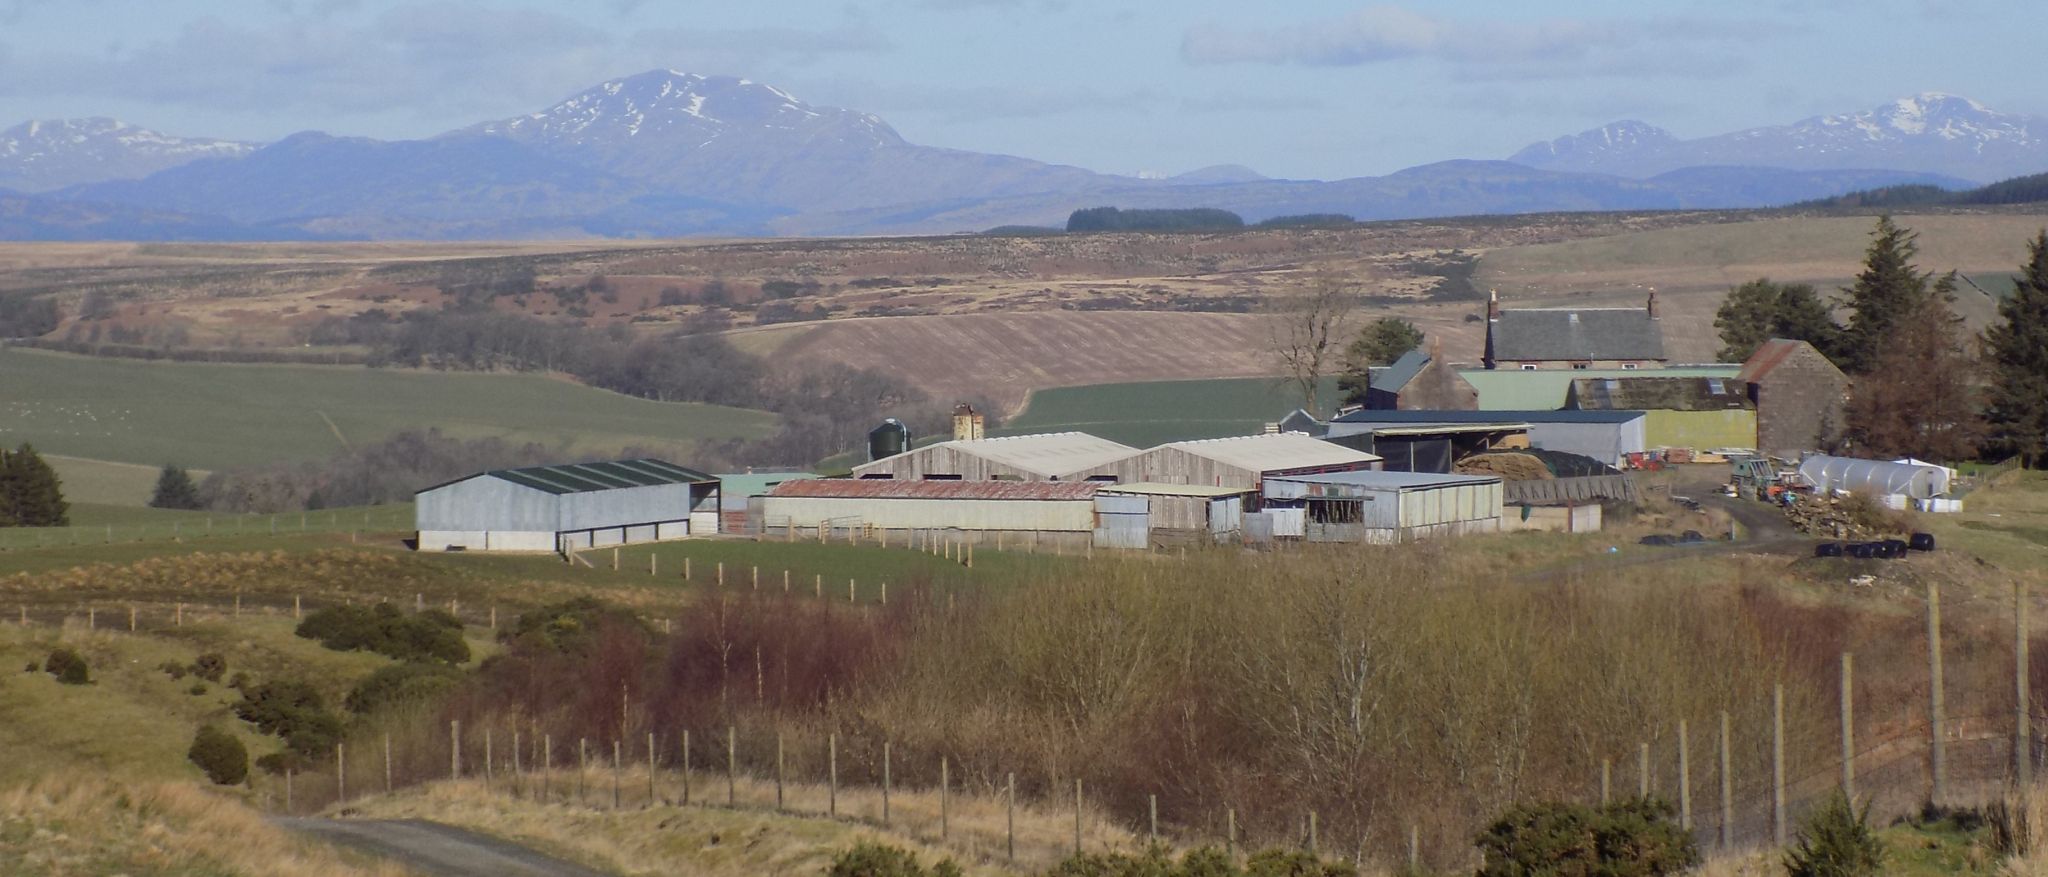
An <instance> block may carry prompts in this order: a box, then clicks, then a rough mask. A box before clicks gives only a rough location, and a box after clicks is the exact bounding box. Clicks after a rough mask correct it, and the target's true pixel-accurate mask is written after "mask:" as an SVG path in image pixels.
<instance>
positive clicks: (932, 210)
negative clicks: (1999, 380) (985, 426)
mask: <svg viewBox="0 0 2048 877" xmlns="http://www.w3.org/2000/svg"><path fill="white" fill-rule="evenodd" d="M2037 132H2041V133H2048V127H2044V123H2043V122H2042V121H2041V120H2038V119H2029V118H2027V117H2017V116H2004V115H2000V114H1997V113H1993V112H1992V111H1990V110H1987V109H1984V108H1983V107H1982V106H1981V105H1978V104H1975V103H1973V102H1970V101H1967V100H1964V99H1961V98H1949V97H1943V96H1932V95H1923V96H1921V97H1918V98H1912V99H1908V100H1905V101H1900V102H1898V103H1896V104H1893V105H1888V106H1887V107H1884V108H1879V109H1878V110H1874V111H1871V112H1869V113H1859V114H1852V115H1848V116H1831V117H1824V118H1821V119H1813V120H1807V121H1805V122H1800V123H1797V124H1795V125H1792V126H1787V127H1785V128H1759V129H1755V130H1753V131H1747V132H1739V133H1737V134H1731V135H1725V136H1724V137H1720V138H1706V139H1704V140H1694V141H1682V140H1678V139H1676V138H1674V137H1672V136H1671V135H1670V134H1668V133H1666V132H1664V131H1662V130H1660V129H1657V128H1653V127H1650V126H1648V125H1644V124H1641V123H1635V122H1619V123H1616V124H1614V125H1609V126H1606V127H1604V128H1600V129H1596V130H1595V131H1589V132H1586V133H1583V134H1579V135H1575V136H1572V137H1566V138H1562V139H1559V140H1556V141H1551V142H1549V143H1543V144H1537V145H1535V146H1531V147H1529V148H1528V149H1524V150H1522V151H1521V152H1519V153H1517V154H1516V155H1515V156H1514V157H1513V158H1511V159H1510V160H1508V161H1463V160H1461V161H1447V162H1439V163H1436V164H1430V165H1423V166H1421V167H1416V168H1410V169H1408V170H1404V171H1399V172H1396V173H1393V174H1389V175H1386V176H1383V177H1359V178H1353V179H1345V180H1335V181H1316V180H1275V179H1269V178H1267V177H1264V176H1262V175H1260V174H1258V173H1257V172H1255V171H1253V170H1251V169H1249V168H1245V167H1242V166H1237V165H1219V166H1216V167H1210V168H1203V169H1201V170H1197V171H1191V172H1189V173H1185V174H1181V175H1178V176H1170V177H1163V178H1160V177H1155V176H1151V175H1148V176H1146V177H1132V176H1118V175H1110V174H1100V173H1095V172H1093V171H1088V170H1085V169H1082V168H1076V167H1070V166H1065V165H1056V164H1048V163H1044V162H1038V161H1033V160H1030V159H1026V158H1018V157H1014V156H1007V155H994V154H987V153H977V152H967V151H962V150H954V149H942V148H937V147H931V146H921V145H918V144H914V143H910V142H908V141H906V140H904V139H903V137H902V136H901V135H899V134H898V133H897V132H896V131H895V129H893V128H891V127H890V126H889V125H888V123H887V122H884V121H883V120H882V119H880V118H878V117H876V116H874V115H871V114H868V113H862V112H858V111H855V110H848V109H840V108H834V107H823V106H814V105H811V104H808V103H805V102H804V101H801V100H799V99H797V98H796V97H794V96H792V95H790V94H789V93H788V92H785V91H783V90H781V89H778V88H775V87H773V86H770V85H766V84H762V83H757V82H751V81H748V80H745V79H734V78H730V77H717V76H702V75H697V74H692V73H683V72H678V71H673V70H657V71H651V72H648V73H642V74H639V75H635V76H629V77H625V78H622V79H616V80H612V81H610V82H605V83H602V84H600V85H598V86H595V87H593V88H590V89H588V90H585V91H583V92H581V93H579V94H577V95H575V96H572V97H570V98H568V99H567V100H564V101H562V102H560V103H558V104H556V105H554V106H552V107H548V108H546V109H543V110H541V111H539V112H535V113H531V114H528V115H524V116H517V117H513V118H509V119H501V120H497V121H491V122H483V123H480V124H476V125H471V126H468V127H465V128H461V129H458V130H455V131H451V132H449V133H447V134H444V135H441V136H439V137H434V138H429V139H425V140H410V141H396V142H387V141H378V140H371V139H366V138H352V137H334V136H329V135H326V134H320V133H303V134H295V135H292V136H290V137H287V138H285V139H283V140H280V141H278V142H276V143H271V144H267V145H263V146H260V147H259V146H255V145H251V144H246V143H237V142H233V141H225V140H205V139H192V138H179V137H172V136H169V135H164V134H159V133H156V132H152V131H148V130H145V129H142V128H137V127H134V126H130V125H124V124H122V123H119V122H115V121H113V120H109V119H88V120H81V121H70V122H29V123H26V124H23V125H19V126H16V127H15V128H11V129H9V130H8V131H7V132H5V133H4V134H0V188H4V189H13V190H15V191H14V192H13V193H9V194H6V195H5V197H4V199H0V239H44V238H61V239H85V238H90V237H92V236H94V235H101V236H104V237H126V236H143V237H147V239H152V240H154V239H208V240H210V239H260V238H265V237H275V238H300V237H317V238H367V239H392V238H535V237H581V236H618V237H628V236H673V235H691V234H734V235H738V234H744V235H761V234H873V233H931V232H953V231H963V230H974V229H981V228H989V227H994V226H1000V225H1017V224H1041V225H1042V224H1058V223H1061V222H1063V221H1064V220H1065V218H1066V216H1067V214H1068V213H1070V212H1071V211H1073V210H1075V209H1077V208H1081V207H1090V206H1097V205H1115V206H1121V207H1221V208H1225V209H1229V210H1233V211H1236V212H1238V213H1240V214H1241V215H1243V216H1244V217H1245V218H1246V219H1248V220H1253V221H1256V220H1259V219H1264V218H1269V217H1272V216H1279V215H1288V214H1301V213H1343V214H1349V215H1352V216H1356V217H1358V218H1361V219H1394V218H1414V217H1425V216H1441V215H1456V214H1489V213H1516V212H1534V211H1556V210H1623V209H1626V210H1641V209H1667V208H1671V209H1675V208H1715V207H1759V206H1774V205H1780V204H1787V203H1791V202H1798V201H1810V200H1814V199H1824V198H1830V197H1834V196H1838V195H1842V194H1844V193H1848V192H1853V191H1857V190H1865V189H1873V188H1883V187H1892V186H1913V185H1921V186H1940V187H1945V188H1967V187H1969V186H1970V185H1972V184H1973V183H1974V182H1975V181H1977V180H1979V179H1982V178H1987V175H1989V177H1991V178H1995V177H1996V176H1997V175H1998V174H2000V173H2002V170H1999V169H2003V168H2007V167H2010V168H2015V169H2019V168H2024V169H2025V170H2028V171H2032V170H2040V169H2042V168H2048V145H2044V144H2043V143H2042V141H2041V138H2040V136H2038V134H2037ZM2007 175H2009V174H2007ZM31 217H34V219H33V220H31V219H30V218H31ZM9 219H12V220H14V221H7V220H9Z"/></svg>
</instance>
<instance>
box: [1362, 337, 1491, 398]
mask: <svg viewBox="0 0 2048 877" xmlns="http://www.w3.org/2000/svg"><path fill="white" fill-rule="evenodd" d="M1365 407H1367V408H1375V409H1380V410H1384V411H1430V410H1450V411H1471V410H1474V409H1477V408H1478V407H1479V391H1478V390H1477V389H1475V388H1473V386H1472V384H1471V382H1469V381H1467V380H1465V379H1464V378H1463V377H1461V376H1460V375H1459V374H1458V370H1457V368H1455V367H1453V366H1452V365H1451V364H1450V363H1448V362H1445V361H1444V358H1443V353H1442V350H1441V348H1440V347H1439V346H1438V345H1436V344H1434V343H1432V344H1431V345H1430V349H1429V352H1428V353H1424V352H1423V351H1422V350H1421V349H1419V348H1418V349H1415V350H1410V351H1408V352H1407V353H1404V354H1401V358H1400V359H1397V360H1394V363H1393V364H1392V365H1389V366H1387V367H1386V368H1384V369H1374V370H1373V371H1372V373H1371V377H1370V383H1369V384H1368V385H1367V386H1366V390H1365Z"/></svg>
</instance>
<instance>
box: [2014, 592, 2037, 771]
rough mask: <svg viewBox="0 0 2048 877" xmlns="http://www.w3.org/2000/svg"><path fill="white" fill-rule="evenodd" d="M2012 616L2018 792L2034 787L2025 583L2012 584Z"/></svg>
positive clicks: (2015, 765) (2015, 757) (2015, 761)
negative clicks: (2028, 701) (2028, 700)
mask: <svg viewBox="0 0 2048 877" xmlns="http://www.w3.org/2000/svg"><path fill="white" fill-rule="evenodd" d="M2012 617H2013V625H2012V631H2013V634H2012V635H2013V664H2012V667H2013V695H2014V698H2013V736H2012V754H2013V766H2014V767H2015V768H2017V770H2018V773H2017V776H2018V777H2019V783H2018V786H2019V788H2020V789H2021V790H2022V791H2025V790H2028V789H2032V788H2033V787H2034V730H2033V728H2032V727H2030V725H2029V723H2028V721H2027V687H2028V686H2027V671H2028V670H2029V669H2030V667H2031V666H2032V665H2031V664H2030V663H2029V659H2028V656H2027V632H2028V631H2027V586H2026V585H2025V584H2024V583H2021V582H2013V585H2012Z"/></svg>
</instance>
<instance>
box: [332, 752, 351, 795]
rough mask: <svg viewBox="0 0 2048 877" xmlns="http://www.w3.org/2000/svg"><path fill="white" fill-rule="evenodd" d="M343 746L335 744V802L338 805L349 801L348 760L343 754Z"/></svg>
mask: <svg viewBox="0 0 2048 877" xmlns="http://www.w3.org/2000/svg"><path fill="white" fill-rule="evenodd" d="M343 745H344V744H341V743H336V744H334V800H335V801H336V802H337V803H346V802H347V801H348V759H347V758H346V757H344V754H343V752H342V746H343Z"/></svg>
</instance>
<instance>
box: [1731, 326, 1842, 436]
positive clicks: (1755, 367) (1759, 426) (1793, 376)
mask: <svg viewBox="0 0 2048 877" xmlns="http://www.w3.org/2000/svg"><path fill="white" fill-rule="evenodd" d="M1736 380H1737V381H1740V382H1741V383H1742V384H1743V386H1744V387H1745V388H1746V390H1747V392H1748V394H1749V400H1750V402H1752V403H1754V404H1755V406H1756V449H1757V450H1759V451H1762V452H1763V453H1766V454H1769V455H1771V456H1774V457H1780V458H1783V459H1787V460H1794V459H1798V457H1799V455H1800V454H1802V453H1805V452H1807V451H1811V450H1814V449H1816V448H1826V447H1829V446H1831V445H1833V444H1834V443H1835V441H1836V440H1837V439H1840V438H1841V436H1842V427H1843V424H1844V423H1845V422H1846V421H1847V417H1846V415H1845V413H1844V409H1845V408H1846V407H1847V406H1848V403H1849V376H1848V375H1845V374H1842V370H1841V369H1839V368H1836V367H1835V364H1834V363H1833V362H1832V361H1830V360H1829V359H1828V358H1827V356H1826V355H1824V354H1822V353H1821V352H1820V351H1819V350H1816V349H1815V348H1814V346H1813V345H1811V344H1808V343H1806V342H1804V341H1793V340H1789V339H1785V338H1773V339H1771V340H1769V341H1766V342H1764V343H1763V346H1761V347H1758V348H1757V349H1756V352H1755V353H1752V354H1750V356H1749V359H1748V360H1747V361H1745V362H1744V363H1743V364H1742V371H1741V373H1739V374H1738V375H1736Z"/></svg>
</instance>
